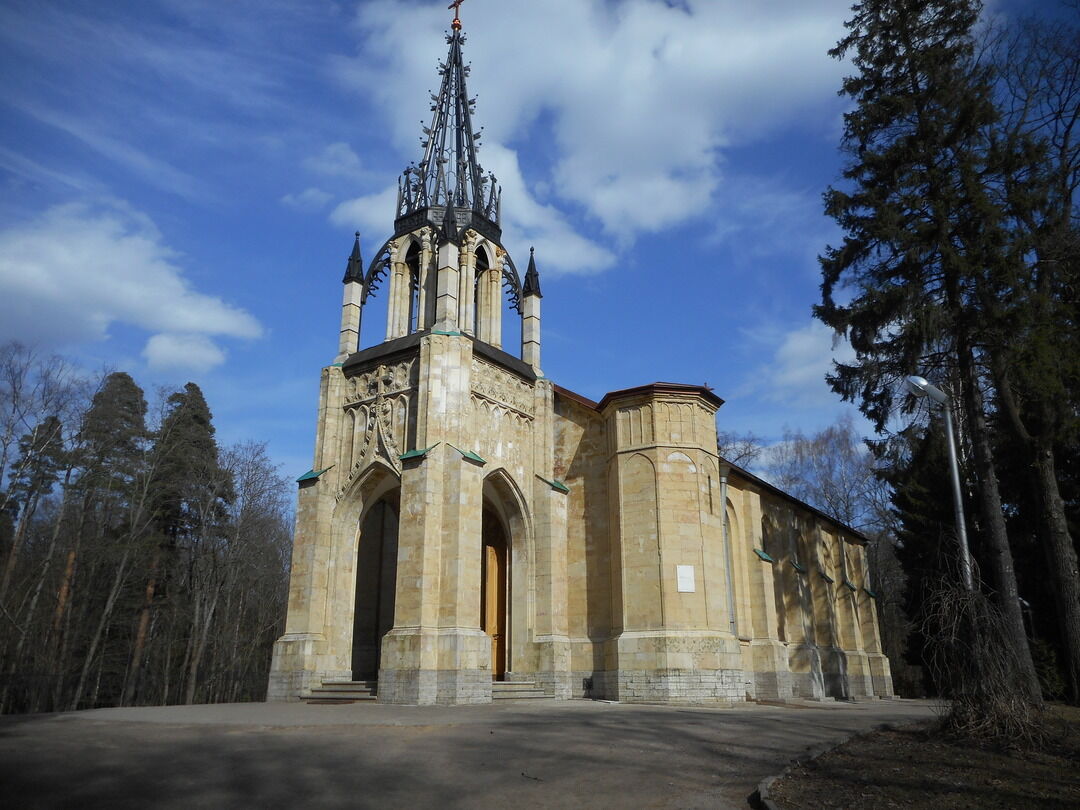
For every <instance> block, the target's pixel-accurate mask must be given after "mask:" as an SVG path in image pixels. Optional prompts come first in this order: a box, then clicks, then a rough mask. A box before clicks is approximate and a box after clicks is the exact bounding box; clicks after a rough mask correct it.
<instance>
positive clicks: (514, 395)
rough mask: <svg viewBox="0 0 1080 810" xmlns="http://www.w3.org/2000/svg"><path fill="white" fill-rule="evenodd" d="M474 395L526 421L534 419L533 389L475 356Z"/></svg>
mask: <svg viewBox="0 0 1080 810" xmlns="http://www.w3.org/2000/svg"><path fill="white" fill-rule="evenodd" d="M472 393H473V396H475V397H478V398H480V399H485V400H488V401H490V402H494V403H497V404H499V405H502V406H504V407H505V408H507V409H508V410H511V411H514V412H516V413H517V414H518V415H520V416H521V417H523V418H525V419H530V420H531V419H532V418H533V387H532V386H531V385H529V384H528V383H527V382H525V381H524V380H522V379H520V378H518V377H516V376H515V375H513V374H510V373H509V372H506V371H503V370H502V369H501V368H498V367H496V366H494V365H492V364H491V363H486V362H484V361H483V360H480V359H479V358H477V357H475V356H474V357H473V361H472Z"/></svg>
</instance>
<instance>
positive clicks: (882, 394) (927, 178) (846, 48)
mask: <svg viewBox="0 0 1080 810" xmlns="http://www.w3.org/2000/svg"><path fill="white" fill-rule="evenodd" d="M980 11H981V4H980V3H979V2H977V0H864V1H863V2H860V3H858V4H856V5H855V6H854V7H853V13H854V16H853V17H852V19H851V20H850V21H849V22H848V23H847V24H846V25H847V28H848V34H847V36H845V37H844V38H843V39H842V40H841V41H840V42H839V43H838V45H837V47H836V48H835V49H834V50H833V51H831V52H830V53H831V54H832V55H833V56H835V57H837V58H842V57H844V56H847V55H850V57H851V60H852V62H853V64H854V65H855V67H856V68H857V70H858V73H857V74H856V75H854V76H850V77H848V78H847V79H845V80H844V83H843V88H842V91H841V92H842V94H844V95H847V96H848V97H850V98H851V99H852V100H853V101H854V102H855V105H856V106H855V108H854V109H853V110H852V111H851V112H849V113H847V114H846V115H845V117H844V122H845V132H844V148H845V150H846V151H847V153H848V155H849V157H850V160H849V162H848V164H847V166H846V168H845V171H844V178H845V179H846V180H847V181H848V184H847V186H846V187H845V189H838V188H832V189H829V190H828V192H827V193H826V195H825V201H826V210H827V211H828V213H829V214H830V215H831V216H832V217H833V218H834V219H836V221H837V222H838V223H839V224H840V226H841V227H842V228H843V230H844V231H845V237H844V241H843V243H842V245H841V246H839V247H830V248H828V249H827V250H826V252H825V255H824V256H823V257H822V259H821V264H822V303H821V304H820V305H819V306H817V307H816V308H815V314H816V315H817V317H819V318H820V319H821V320H822V321H824V322H825V323H826V324H827V325H829V326H831V327H832V328H833V329H835V330H836V331H837V332H839V333H843V334H845V335H847V337H848V338H849V339H850V341H851V345H852V347H853V348H854V349H855V352H856V359H855V360H854V361H853V362H852V363H849V364H841V365H838V366H837V368H836V370H835V373H834V374H833V375H831V376H830V379H829V381H830V384H831V385H832V386H833V388H834V389H835V390H836V391H837V392H838V393H840V394H841V395H843V396H844V398H845V399H848V400H852V401H858V402H859V404H860V408H861V409H862V411H863V412H864V413H865V414H866V415H867V416H868V417H870V418H871V419H872V420H874V422H875V423H876V425H877V426H878V428H879V429H881V428H882V427H883V426H884V424H885V422H886V420H887V419H888V417H889V415H890V413H891V412H892V410H893V406H894V401H895V398H896V395H897V392H898V391H899V390H900V383H901V381H902V380H903V378H904V377H905V376H906V375H909V374H913V373H921V374H924V375H926V374H929V375H933V374H935V373H936V374H938V375H939V376H943V377H947V378H949V379H951V380H954V381H955V386H954V387H955V388H958V389H959V390H956V391H954V394H956V395H957V397H956V398H957V399H958V400H959V404H960V405H961V406H962V410H963V414H964V417H965V420H964V422H965V425H966V429H967V436H968V440H969V442H970V444H971V449H972V462H973V467H974V470H973V472H974V477H975V480H976V486H975V494H976V498H977V502H978V514H979V518H980V527H981V530H982V537H983V540H984V543H985V546H986V548H985V551H984V556H985V557H986V558H987V559H988V560H989V563H990V565H989V568H990V571H989V573H990V574H991V575H992V582H993V585H994V587H995V593H996V596H997V601H998V604H999V606H1000V609H1001V611H1002V612H1003V614H1004V615H1005V617H1006V621H1007V625H1008V633H1007V638H1008V642H1009V644H1010V646H1011V647H1012V648H1013V650H1012V652H1013V653H1014V654H1015V657H1016V659H1017V661H1018V662H1019V665H1020V667H1021V670H1022V671H1023V674H1024V678H1025V680H1026V689H1027V691H1028V693H1029V697H1030V698H1031V699H1032V700H1033V701H1035V702H1038V701H1039V695H1038V687H1037V679H1036V677H1035V669H1034V666H1033V664H1032V659H1031V653H1030V650H1029V648H1028V642H1027V636H1026V633H1025V630H1024V624H1023V616H1022V614H1021V611H1020V605H1019V599H1018V597H1019V594H1018V592H1017V586H1016V577H1015V572H1014V568H1013V558H1012V552H1011V550H1010V548H1009V542H1008V535H1007V533H1006V527H1005V521H1004V516H1003V513H1002V504H1001V494H1000V491H999V488H998V481H997V475H996V470H995V468H994V459H993V455H992V447H991V441H990V430H989V426H988V423H987V416H986V404H985V402H984V399H983V391H984V385H985V369H984V368H983V366H982V365H981V362H982V355H981V346H980V337H981V335H980V331H981V329H982V320H981V319H982V317H983V315H984V313H982V312H981V310H980V306H979V289H980V286H981V284H982V283H983V281H984V280H985V274H986V273H987V272H988V269H989V268H992V267H995V266H999V265H1001V264H1002V263H1009V262H1015V256H1011V255H1009V254H1010V252H1014V251H1017V250H1021V248H1020V247H1018V246H1016V245H1015V244H1014V243H1013V241H1012V239H1011V234H1010V231H1009V222H1008V217H1007V214H1006V212H1005V211H1004V210H1003V209H1002V206H1001V205H1000V202H999V200H998V199H997V195H996V194H995V187H996V186H1000V185H1002V184H1003V183H1005V182H1006V180H1007V178H1008V177H1010V176H1011V175H1012V173H1013V172H1014V171H1015V169H1016V167H1015V166H1014V165H1012V160H1013V155H1012V154H1011V153H1010V152H1008V150H1002V149H998V148H995V144H994V142H993V139H992V137H991V133H992V131H993V128H994V127H995V125H996V124H997V123H998V122H999V114H998V110H997V108H996V107H995V105H994V102H993V93H992V87H991V84H990V78H991V77H990V75H989V73H988V72H987V71H986V70H985V69H984V68H981V67H980V66H979V65H978V64H977V63H976V61H975V59H974V43H973V40H972V36H971V32H972V28H973V26H974V25H975V23H976V22H977V21H978V18H979V13H980Z"/></svg>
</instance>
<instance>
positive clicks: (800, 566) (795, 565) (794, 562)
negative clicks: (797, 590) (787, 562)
mask: <svg viewBox="0 0 1080 810" xmlns="http://www.w3.org/2000/svg"><path fill="white" fill-rule="evenodd" d="M791 567H792V568H794V569H795V570H796V571H798V572H799V573H800V574H805V573H806V566H805V565H803V564H802V563H801V562H799V561H798V560H792V561H791Z"/></svg>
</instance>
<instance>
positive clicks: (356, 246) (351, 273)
mask: <svg viewBox="0 0 1080 810" xmlns="http://www.w3.org/2000/svg"><path fill="white" fill-rule="evenodd" d="M363 280H364V260H363V259H362V258H361V257H360V231H357V232H356V241H355V242H353V246H352V253H350V254H349V262H348V264H346V265H345V278H343V279H342V280H341V283H342V284H348V283H349V282H350V281H361V282H362V281H363Z"/></svg>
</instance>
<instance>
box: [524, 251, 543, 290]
mask: <svg viewBox="0 0 1080 810" xmlns="http://www.w3.org/2000/svg"><path fill="white" fill-rule="evenodd" d="M521 294H522V295H523V296H529V295H535V296H536V297H537V298H543V297H544V296H543V295H542V294H541V292H540V274H539V273H538V272H536V248H533V247H531V248H529V269H528V270H526V271H525V283H524V284H522V285H521Z"/></svg>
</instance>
